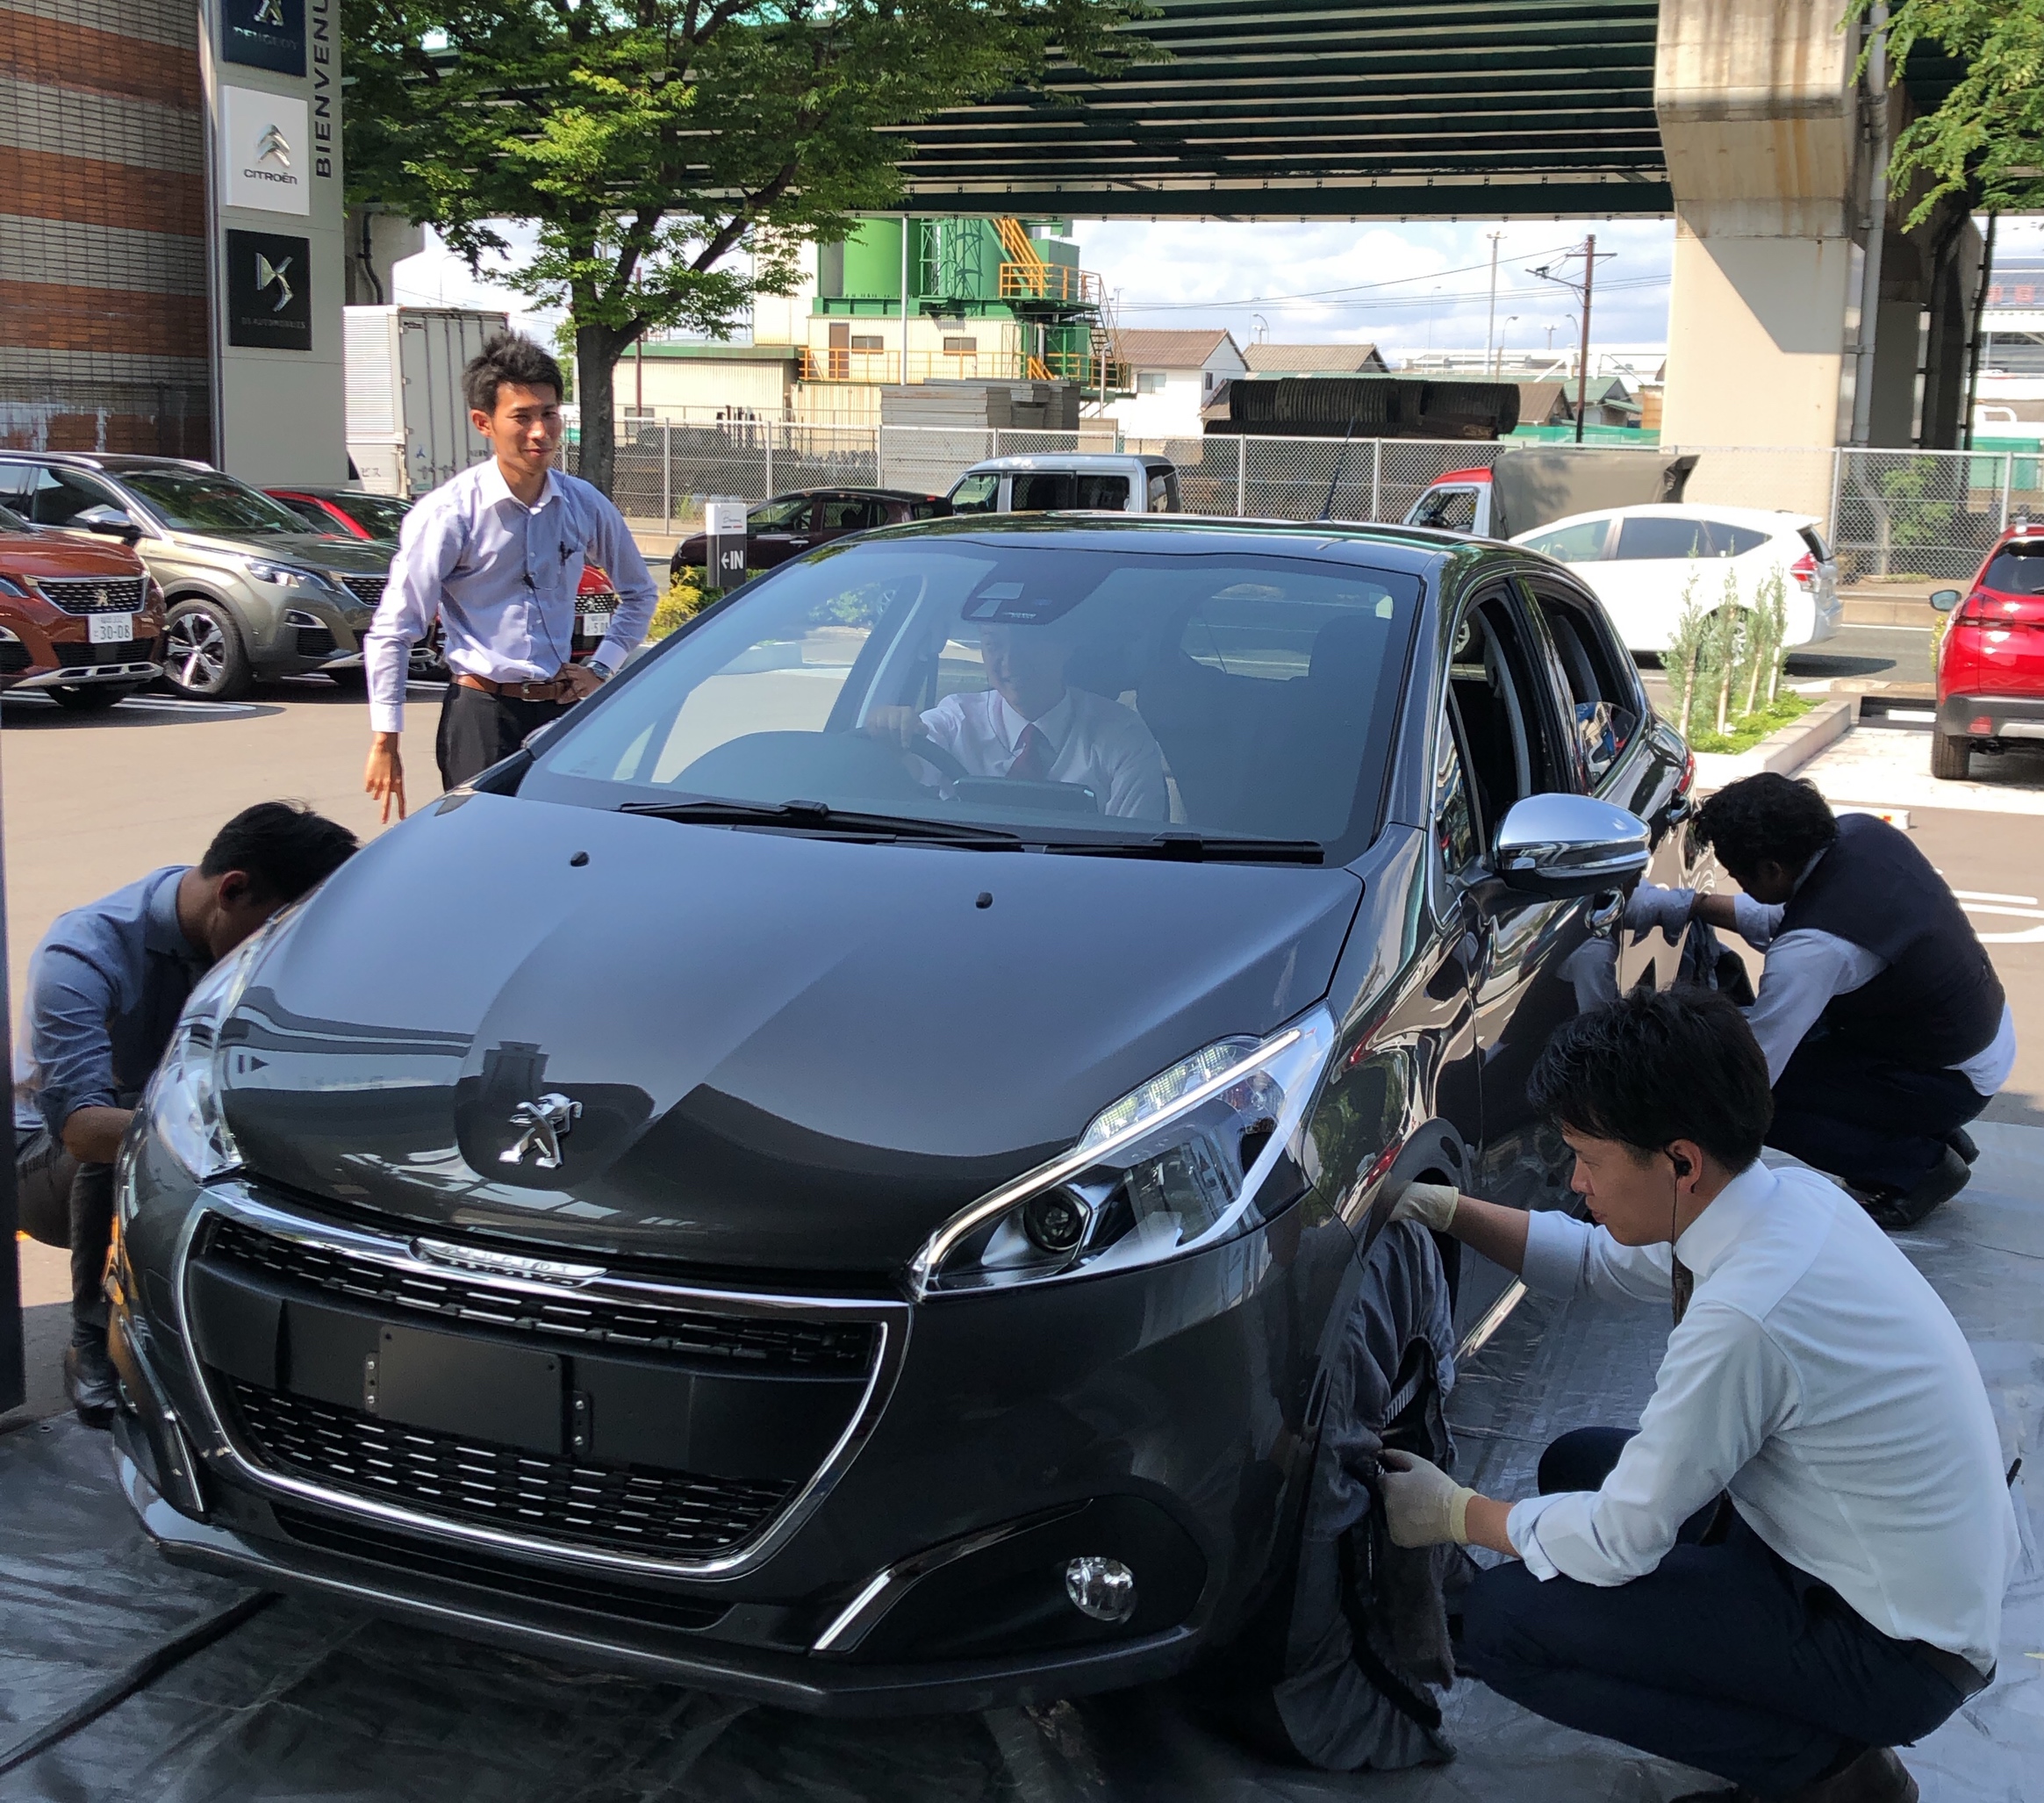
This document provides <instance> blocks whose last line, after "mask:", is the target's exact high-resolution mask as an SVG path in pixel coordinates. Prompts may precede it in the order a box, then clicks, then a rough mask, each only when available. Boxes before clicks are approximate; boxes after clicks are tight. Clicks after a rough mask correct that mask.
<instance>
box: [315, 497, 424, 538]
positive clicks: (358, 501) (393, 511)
mask: <svg viewBox="0 0 2044 1803" xmlns="http://www.w3.org/2000/svg"><path fill="white" fill-rule="evenodd" d="M333 505H334V506H337V507H339V508H340V509H341V512H342V513H344V514H347V515H348V518H349V519H350V520H352V521H355V524H356V525H357V526H359V527H361V528H362V530H363V531H364V532H366V533H368V534H369V536H370V537H371V538H395V537H397V535H398V529H399V528H401V527H402V526H403V525H404V523H405V514H409V513H410V512H411V511H412V503H411V502H410V501H401V500H399V499H398V498H397V496H395V495H390V494H344V495H338V496H336V497H335V498H334V502H333Z"/></svg>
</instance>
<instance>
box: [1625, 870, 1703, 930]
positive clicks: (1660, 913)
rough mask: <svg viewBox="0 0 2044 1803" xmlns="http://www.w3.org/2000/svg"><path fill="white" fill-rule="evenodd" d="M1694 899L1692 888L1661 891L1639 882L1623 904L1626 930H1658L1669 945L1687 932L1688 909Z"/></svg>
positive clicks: (1654, 885)
mask: <svg viewBox="0 0 2044 1803" xmlns="http://www.w3.org/2000/svg"><path fill="white" fill-rule="evenodd" d="M1695 902H1696V891H1695V890H1694V889H1664V888H1662V887H1660V886H1659V885H1658V884H1656V883H1641V884H1640V885H1639V887H1638V888H1636V889H1635V890H1633V891H1632V899H1631V900H1630V901H1628V902H1626V903H1625V930H1626V931H1628V932H1633V933H1644V932H1646V931H1648V930H1651V929H1652V928H1654V927H1659V928H1660V930H1661V932H1662V933H1663V934H1664V935H1665V936H1666V937H1667V942H1668V944H1669V945H1674V944H1675V941H1676V940H1677V939H1679V938H1680V937H1682V934H1683V933H1684V932H1686V931H1687V930H1689V909H1690V908H1691V907H1692V906H1693V905H1694V903H1695Z"/></svg>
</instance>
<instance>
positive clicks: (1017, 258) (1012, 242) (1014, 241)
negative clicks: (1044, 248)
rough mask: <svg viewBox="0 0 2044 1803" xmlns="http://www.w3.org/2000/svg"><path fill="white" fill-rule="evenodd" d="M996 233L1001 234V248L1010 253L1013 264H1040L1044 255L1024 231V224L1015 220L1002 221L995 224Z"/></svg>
mask: <svg viewBox="0 0 2044 1803" xmlns="http://www.w3.org/2000/svg"><path fill="white" fill-rule="evenodd" d="M993 229H994V231H995V232H996V233H999V234H1000V248H1002V249H1003V250H1004V251H1006V252H1007V253H1008V260H1009V261H1010V262H1018V263H1040V262H1043V260H1044V256H1043V253H1042V252H1041V251H1039V250H1038V249H1037V248H1036V241H1035V240H1033V239H1032V238H1031V237H1030V236H1029V233H1027V232H1025V231H1023V230H1022V221H1021V220H1020V219H996V220H994V222H993Z"/></svg>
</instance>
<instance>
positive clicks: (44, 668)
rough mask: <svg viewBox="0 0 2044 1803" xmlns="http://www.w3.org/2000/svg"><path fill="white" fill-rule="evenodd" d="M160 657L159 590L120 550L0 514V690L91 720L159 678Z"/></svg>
mask: <svg viewBox="0 0 2044 1803" xmlns="http://www.w3.org/2000/svg"><path fill="white" fill-rule="evenodd" d="M162 654H163V591H162V590H161V589H160V588H159V587H157V586H156V580H155V578H154V577H153V576H151V575H150V574H149V572H148V571H147V570H145V569H144V568H143V567H142V560H141V559H140V557H137V556H136V555H135V554H134V552H133V550H131V549H130V548H129V547H128V546H126V545H125V544H121V543H118V542H115V543H112V544H95V543H92V542H90V541H82V540H79V539H76V538H74V537H72V536H71V535H68V533H62V532H51V531H47V530H44V529H43V528H39V527H34V526H31V525H30V524H29V523H28V521H25V520H24V519H23V518H21V516H20V515H19V514H14V513H11V512H10V511H9V510H8V509H7V508H5V507H0V689H13V688H25V689H39V690H40V691H41V692H42V693H44V694H46V695H47V696H48V697H49V698H50V699H51V700H53V701H54V702H56V703H57V704H58V705H59V706H60V707H63V708H77V709H79V710H81V711H84V712H92V711H97V709H99V708H111V707H112V706H113V704H114V703H115V702H116V701H118V700H120V699H121V698H122V697H123V696H124V695H132V694H133V693H134V692H135V691H136V690H137V689H140V688H144V687H147V686H148V684H150V683H151V682H153V681H154V680H155V679H156V678H157V677H159V676H161V674H162V673H163V666H162V664H161V662H160V661H159V660H160V659H161V657H162Z"/></svg>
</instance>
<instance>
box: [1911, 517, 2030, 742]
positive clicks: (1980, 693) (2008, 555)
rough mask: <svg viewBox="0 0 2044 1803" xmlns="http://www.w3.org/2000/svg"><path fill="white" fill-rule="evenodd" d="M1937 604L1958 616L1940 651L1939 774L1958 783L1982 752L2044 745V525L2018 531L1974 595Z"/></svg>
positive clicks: (1940, 594)
mask: <svg viewBox="0 0 2044 1803" xmlns="http://www.w3.org/2000/svg"><path fill="white" fill-rule="evenodd" d="M1931 606H1932V607H1935V608H1937V609H1938V610H1939V612H1940V613H1950V614H1952V621H1951V624H1950V625H1949V626H1948V627H1947V629H1946V632H1945V642H1944V643H1943V644H1942V645H1940V647H1939V648H1938V724H1937V733H1936V736H1935V737H1934V738H1933V740H1932V741H1931V774H1932V775H1933V776H1940V777H1944V778H1947V779H1957V778H1960V777H1963V776H1964V775H1965V774H1966V766H1967V760H1968V758H1969V755H1970V754H1971V753H1972V752H1974V751H2005V750H2006V749H2007V746H2008V743H2009V741H2010V740H2012V739H2021V740H2024V741H2026V742H2031V743H2036V742H2039V741H2044V525H2039V526H2033V525H2031V524H2029V523H2028V522H2027V521H2025V522H2024V523H2023V524H2021V525H2019V526H2012V527H2011V528H2009V529H2008V531H2006V532H2005V533H2004V534H2003V535H2002V536H2001V542H1999V543H1998V544H1997V545H1996V546H1995V548H1994V549H1993V550H1991V551H1990V552H1989V553H1988V554H1987V561H1986V562H1985V563H1984V564H1982V565H1981V566H1980V574H1979V575H1977V576H1976V577H1975V578H1973V588H1972V591H1971V593H1969V594H1967V595H1965V596H1964V597H1963V598H1962V596H1961V595H1960V593H1959V591H1958V590H1957V589H1955V588H1941V589H1940V590H1938V591H1937V593H1934V594H1933V595H1932V597H1931ZM1954 609H1955V610H1956V611H1954Z"/></svg>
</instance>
